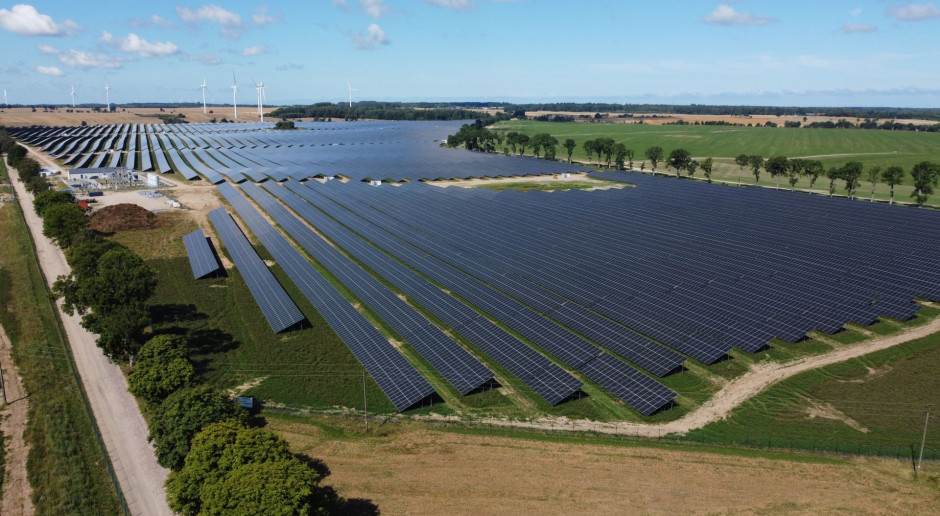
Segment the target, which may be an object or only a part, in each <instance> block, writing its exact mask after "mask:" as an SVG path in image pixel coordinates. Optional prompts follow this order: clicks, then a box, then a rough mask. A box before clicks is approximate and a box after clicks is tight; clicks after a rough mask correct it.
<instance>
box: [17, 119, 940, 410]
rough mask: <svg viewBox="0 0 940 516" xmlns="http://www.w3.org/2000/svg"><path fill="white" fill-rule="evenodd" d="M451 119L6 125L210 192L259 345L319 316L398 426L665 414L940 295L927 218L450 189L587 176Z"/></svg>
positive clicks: (188, 243)
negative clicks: (699, 392)
mask: <svg viewBox="0 0 940 516" xmlns="http://www.w3.org/2000/svg"><path fill="white" fill-rule="evenodd" d="M460 125H461V123H459V122H457V123H455V122H404V123H403V122H355V123H301V124H298V126H299V127H301V130H297V131H272V130H270V129H271V126H272V124H261V123H243V124H186V125H113V126H95V127H83V128H45V127H32V128H23V129H18V130H15V131H11V133H12V134H14V135H15V136H16V137H17V138H20V139H22V140H23V141H25V142H28V143H30V144H31V145H34V146H36V147H38V148H40V149H42V150H43V151H45V152H48V153H51V154H52V155H53V156H55V157H56V158H58V159H60V160H63V161H64V164H65V165H66V166H74V167H92V168H94V167H106V166H111V167H124V168H126V169H132V170H139V171H157V172H161V173H165V174H178V175H179V177H180V178H182V179H180V181H181V182H182V183H184V184H187V185H204V187H205V188H207V189H214V190H215V191H216V192H217V193H218V195H219V197H220V199H223V200H224V205H223V207H222V208H218V209H215V210H213V211H211V212H210V213H209V214H208V220H209V222H210V225H207V226H206V227H212V228H214V230H215V235H209V236H216V237H217V238H215V239H214V241H215V242H217V245H220V246H221V247H220V248H219V251H220V252H222V251H224V253H225V255H226V256H228V257H229V258H230V259H231V262H233V263H234V267H235V269H236V270H237V271H238V273H239V275H240V277H241V278H243V280H244V283H245V284H246V285H247V289H248V291H250V294H251V297H252V298H253V302H254V303H255V304H256V305H257V307H258V308H259V309H260V313H261V314H263V317H264V320H265V321H266V322H267V324H268V326H269V328H268V330H269V331H270V332H271V333H272V334H277V335H283V336H289V335H290V334H292V333H295V332H303V331H304V329H305V328H307V327H309V326H310V324H311V322H310V321H309V317H305V314H304V312H303V310H302V308H301V306H300V305H304V306H306V305H309V306H312V307H313V308H314V309H315V310H316V312H317V313H318V314H319V316H322V318H323V319H324V320H325V321H326V322H327V323H328V324H329V326H330V327H331V328H332V330H333V331H334V332H335V334H336V336H337V337H338V338H339V339H340V340H341V341H342V343H343V344H344V345H345V346H346V348H348V350H349V352H351V353H352V355H353V356H354V357H355V359H356V360H357V361H358V362H359V363H360V364H361V366H362V367H363V368H364V370H365V372H366V373H367V374H368V376H369V377H370V378H371V379H372V380H374V381H375V383H376V384H377V385H378V388H379V389H381V392H382V393H384V395H385V396H386V397H387V398H388V400H389V402H390V403H391V404H392V406H394V408H395V409H396V410H397V411H401V412H406V411H409V410H413V409H416V408H420V407H427V406H431V407H434V406H435V405H439V404H441V402H442V401H443V402H445V403H446V400H447V399H448V398H449V397H451V396H452V395H451V394H449V392H450V391H452V392H455V393H457V396H460V397H468V396H474V395H476V394H478V393H481V392H487V391H492V390H498V389H500V388H501V387H506V386H510V385H512V386H519V387H520V388H521V389H522V390H523V391H524V392H523V396H529V395H531V396H533V397H534V398H535V399H536V400H537V401H538V403H541V404H544V405H545V406H547V407H550V408H551V407H564V406H565V405H566V404H568V403H573V402H575V401H576V400H580V399H583V398H585V397H591V396H595V397H596V396H603V397H604V398H605V399H607V400H609V402H610V403H612V404H615V405H618V406H623V407H628V409H627V410H628V411H632V412H631V413H635V414H637V415H638V417H640V418H642V417H649V416H653V415H658V414H666V415H668V414H669V413H670V411H674V409H675V408H676V407H681V406H682V403H683V399H684V398H683V395H682V392H681V388H680V387H678V386H679V385H681V383H682V382H681V381H678V380H677V378H679V379H681V378H683V377H684V376H687V375H690V374H693V373H692V372H691V371H693V370H701V369H703V368H704V369H705V370H708V369H709V368H714V367H722V365H723V364H725V363H726V362H728V361H733V360H734V358H733V356H734V355H735V354H737V353H742V352H743V353H746V354H756V353H762V352H765V351H767V350H771V349H773V348H774V347H775V346H788V347H793V348H796V349H798V348H799V347H800V346H801V343H803V342H806V341H807V340H808V338H809V336H810V335H813V334H819V333H821V334H824V335H835V334H837V333H840V332H842V331H843V328H844V327H845V326H846V325H847V324H853V325H860V326H863V327H864V326H868V325H871V324H873V323H876V322H877V321H879V320H884V319H885V318H890V319H892V320H898V321H906V320H909V319H911V318H912V317H915V315H916V314H917V312H918V310H919V309H920V308H921V307H922V306H923V305H922V304H920V303H918V302H917V301H918V300H929V301H934V302H940V267H938V265H940V263H938V262H940V253H938V250H940V249H938V246H940V238H938V237H940V224H938V223H940V214H937V213H936V212H934V211H930V210H920V209H912V208H902V207H898V206H889V205H885V204H880V203H863V202H856V201H850V200H846V199H829V198H824V197H820V196H814V195H807V194H803V193H793V192H789V191H778V190H772V189H766V188H756V187H755V188H736V187H727V186H718V185H711V184H706V183H702V182H697V181H689V180H679V179H676V178H671V177H670V178H667V177H659V176H650V175H646V174H639V173H632V172H602V173H592V174H591V177H594V178H596V179H599V180H603V181H607V182H609V183H610V184H616V185H617V186H619V187H618V188H608V189H597V190H591V191H585V190H567V191H551V192H546V191H514V190H505V191H494V190H488V189H482V188H477V189H465V188H457V187H449V188H441V187H439V186H438V185H435V184H431V183H434V182H435V181H436V180H439V179H443V180H449V179H468V178H498V177H509V176H542V175H552V174H563V173H576V172H586V171H587V170H586V169H585V168H584V167H581V166H578V165H569V164H566V163H563V162H556V161H546V160H538V159H534V158H528V157H509V156H500V155H495V154H483V153H476V152H470V151H465V150H461V149H447V148H443V147H441V142H442V140H443V139H444V138H446V136H447V135H448V134H450V133H452V132H454V131H456V129H457V128H459V126H460ZM334 178H335V179H334ZM376 180H379V181H383V182H391V183H394V185H389V184H381V185H380V186H375V181H376ZM370 181H371V182H372V183H373V184H370ZM233 217H235V218H233ZM206 236H207V235H206V234H204V233H203V232H202V231H201V230H199V231H195V232H193V233H191V234H187V235H186V236H185V237H184V238H183V239H182V243H183V244H184V245H185V249H186V253H187V256H188V258H189V263H190V265H191V271H190V270H185V271H179V273H180V274H183V273H185V274H186V275H187V276H188V277H189V278H193V279H192V281H194V282H199V281H206V280H200V279H199V278H203V277H206V276H217V274H218V271H219V267H220V265H219V261H218V257H217V256H216V255H215V253H214V251H213V249H212V247H211V246H210V244H209V242H208V241H207V239H206ZM267 257H270V258H271V260H267V259H266V258H267ZM272 270H275V272H277V274H275V273H274V272H272ZM210 281H211V280H210ZM239 301H240V302H247V300H239ZM272 345H278V344H277V342H274V344H272ZM299 345H301V346H302V345H303V343H300V344H299ZM444 389H446V390H447V391H448V392H444ZM549 410H551V409H549Z"/></svg>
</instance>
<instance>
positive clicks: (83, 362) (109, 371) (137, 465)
mask: <svg viewBox="0 0 940 516" xmlns="http://www.w3.org/2000/svg"><path fill="white" fill-rule="evenodd" d="M30 155H31V156H32V157H33V158H34V159H37V160H39V161H40V163H46V162H48V160H47V159H45V157H43V156H41V155H38V154H35V153H33V152H32V151H30ZM7 170H9V172H10V179H11V182H12V183H13V185H14V188H16V195H17V198H18V200H19V202H20V206H22V208H23V212H24V214H25V215H26V223H27V225H28V226H29V230H30V232H31V233H32V237H33V241H34V242H35V244H36V254H37V256H38V257H39V263H40V265H41V266H42V269H43V272H45V274H46V279H47V280H48V281H49V283H50V286H51V284H52V282H53V281H55V278H56V277H57V276H59V275H64V274H68V272H69V267H68V264H67V263H66V261H65V255H64V254H63V253H62V250H61V249H59V248H58V247H56V246H55V244H53V243H52V242H51V241H50V240H49V239H48V238H46V237H45V236H43V235H42V219H40V218H39V217H38V216H37V215H36V212H34V211H33V196H32V195H31V194H30V193H28V192H27V191H26V189H25V188H24V187H23V184H22V183H21V182H20V181H19V174H18V172H17V171H16V169H13V168H10V167H7ZM59 315H60V317H61V319H62V325H63V326H64V328H65V332H66V334H67V335H68V340H69V345H70V346H71V348H72V353H73V355H74V356H75V364H76V365H77V366H78V371H79V373H80V375H81V378H82V383H83V384H84V386H85V391H86V392H87V393H88V399H89V401H90V402H91V408H92V410H93V411H94V414H95V419H96V420H97V423H98V429H99V431H100V432H101V436H102V438H103V439H104V443H105V446H106V447H107V449H108V455H109V456H110V457H111V463H112V464H113V465H114V471H115V473H116V474H117V478H118V482H119V483H120V485H121V490H122V491H123V492H124V497H125V498H126V500H127V503H128V506H129V507H130V509H131V512H132V513H133V514H135V515H138V514H139V515H145V514H146V515H149V514H159V515H169V514H172V512H170V509H169V507H168V506H167V504H166V492H165V491H164V489H163V482H164V481H165V480H166V477H167V474H168V473H169V471H168V470H167V469H165V468H163V467H161V466H160V465H158V464H157V459H156V456H155V455H154V449H153V446H152V445H151V444H150V443H149V442H148V441H147V424H146V422H145V421H144V418H143V416H142V415H141V414H140V410H139V408H138V406H137V402H136V400H134V397H133V396H131V394H130V393H129V392H127V380H126V379H125V378H124V375H123V373H122V372H121V370H120V368H118V366H117V365H115V364H113V363H111V361H110V360H108V359H107V358H106V357H105V356H104V354H102V353H101V351H100V350H99V349H98V347H97V346H96V345H95V341H96V340H97V336H96V335H95V334H93V333H90V332H88V331H87V330H85V329H84V328H82V326H81V324H80V323H81V317H79V316H77V315H76V316H69V315H67V314H65V313H63V312H62V311H61V309H60V310H59Z"/></svg>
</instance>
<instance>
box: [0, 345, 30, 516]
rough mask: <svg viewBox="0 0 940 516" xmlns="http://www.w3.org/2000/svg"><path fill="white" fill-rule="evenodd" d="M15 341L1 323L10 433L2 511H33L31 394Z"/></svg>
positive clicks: (3, 429) (3, 419) (5, 419)
mask: <svg viewBox="0 0 940 516" xmlns="http://www.w3.org/2000/svg"><path fill="white" fill-rule="evenodd" d="M11 347H12V343H11V342H10V339H9V338H7V334H6V332H5V331H3V326H0V369H2V370H3V385H4V388H5V389H6V402H7V403H6V405H0V407H2V410H0V435H3V436H4V437H6V441H5V442H4V443H3V444H4V445H5V448H6V465H5V469H6V471H5V473H4V474H5V475H6V478H4V480H3V499H2V500H0V514H22V515H25V516H29V515H32V514H33V513H34V512H35V508H34V507H33V501H32V498H31V497H32V491H33V490H32V487H31V486H30V485H29V480H28V478H27V476H26V456H27V455H28V454H29V444H28V443H27V442H26V439H25V437H24V435H23V432H25V431H26V417H27V411H28V410H29V398H28V397H27V395H26V390H25V389H23V382H22V380H21V379H20V373H19V371H18V370H17V368H16V366H15V365H14V364H13V358H12V357H11V356H10V350H11Z"/></svg>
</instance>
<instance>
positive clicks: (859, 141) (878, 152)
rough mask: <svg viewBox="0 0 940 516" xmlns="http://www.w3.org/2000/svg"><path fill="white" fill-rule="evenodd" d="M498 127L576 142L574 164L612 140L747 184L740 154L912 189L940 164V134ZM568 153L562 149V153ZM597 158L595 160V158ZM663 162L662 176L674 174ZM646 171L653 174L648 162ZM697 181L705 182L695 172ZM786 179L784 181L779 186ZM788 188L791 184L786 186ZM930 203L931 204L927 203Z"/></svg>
mask: <svg viewBox="0 0 940 516" xmlns="http://www.w3.org/2000/svg"><path fill="white" fill-rule="evenodd" d="M495 128H497V129H500V130H506V131H519V132H524V133H526V134H528V135H530V136H531V135H533V134H536V133H543V132H547V133H550V134H551V135H552V136H554V137H556V138H558V140H559V141H561V142H564V141H565V139H567V138H572V139H574V140H575V141H576V142H577V143H578V147H577V148H576V149H575V152H574V156H573V157H574V159H576V160H584V161H587V159H588V158H587V156H586V154H585V153H584V148H583V146H582V145H583V143H584V141H585V140H589V139H596V138H613V139H614V140H615V141H617V142H620V143H623V144H624V145H626V147H627V148H628V149H633V150H634V152H635V156H634V167H635V169H636V170H639V169H640V164H641V163H643V162H644V161H647V160H646V158H645V157H644V155H643V153H644V151H645V150H646V149H647V148H648V147H652V146H654V145H658V146H660V147H662V148H663V150H664V151H665V154H666V155H667V156H668V154H669V152H670V151H671V150H673V149H676V148H684V149H687V150H688V151H689V152H691V153H692V156H693V157H695V158H696V159H699V160H700V161H701V160H702V159H705V158H708V157H712V158H714V159H715V168H714V172H713V174H712V177H713V179H718V180H731V181H737V179H738V177H739V175H740V176H741V177H742V178H743V182H744V183H745V184H752V183H753V182H754V176H753V175H751V173H750V170H748V169H745V170H744V171H741V170H740V169H739V167H738V166H737V165H735V164H734V156H737V155H739V154H758V155H761V156H764V157H765V158H766V157H770V156H778V155H782V156H787V157H790V158H793V157H801V156H806V157H809V156H818V158H814V159H819V160H821V161H822V162H823V164H824V165H825V166H826V167H827V168H828V167H830V166H842V165H843V164H845V162H847V161H861V162H862V163H864V165H865V167H866V168H868V167H869V166H872V165H880V166H882V167H883V168H884V167H889V166H892V165H899V166H901V167H903V168H904V170H905V172H906V173H907V175H906V176H905V185H910V184H911V179H910V170H911V168H912V167H913V166H914V164H916V163H919V162H921V161H938V159H937V156H938V155H940V133H913V132H907V131H880V130H860V129H859V130H848V129H844V130H842V129H804V128H799V129H791V128H762V127H726V126H667V125H664V126H655V125H645V124H643V125H635V124H604V123H600V124H594V123H576V122H571V123H554V122H534V121H509V122H500V123H498V124H496V126H495ZM562 150H564V149H562ZM595 158H596V156H595ZM666 167H667V165H666V164H665V163H661V164H660V165H659V167H658V168H657V171H659V172H666V173H672V174H674V173H675V171H674V170H672V171H670V170H667V168H666ZM646 170H647V171H648V170H650V163H649V162H648V161H647V164H646ZM696 175H697V177H702V173H701V172H697V174H696ZM785 183H786V178H782V179H781V187H783V186H784V185H785ZM761 184H763V185H773V184H775V181H774V180H773V179H771V177H770V175H769V174H767V173H766V172H762V174H761ZM905 185H901V186H898V187H896V189H895V190H896V191H895V199H896V200H901V201H905V202H907V201H909V200H910V193H911V188H910V186H905ZM796 186H797V188H809V181H808V180H807V179H801V180H800V182H799V183H797V185H796ZM786 187H789V185H786ZM813 188H814V189H817V190H826V189H827V188H828V182H827V179H826V178H825V177H821V178H820V179H819V180H818V181H817V182H816V184H815V185H814V186H813ZM842 188H843V182H842V181H838V182H837V193H841V192H843V190H842ZM870 194H871V184H870V183H867V182H865V181H864V177H863V178H862V182H861V184H860V185H859V189H858V193H857V195H858V196H859V197H861V198H865V199H867V198H868V197H869V196H870ZM876 198H879V199H887V198H888V188H887V187H886V186H885V185H879V186H878V188H877V189H876ZM928 202H929V201H928Z"/></svg>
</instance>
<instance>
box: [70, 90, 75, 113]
mask: <svg viewBox="0 0 940 516" xmlns="http://www.w3.org/2000/svg"><path fill="white" fill-rule="evenodd" d="M69 96H70V97H72V107H73V108H74V107H75V85H74V84H73V85H72V93H69Z"/></svg>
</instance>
